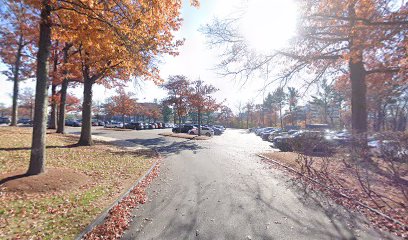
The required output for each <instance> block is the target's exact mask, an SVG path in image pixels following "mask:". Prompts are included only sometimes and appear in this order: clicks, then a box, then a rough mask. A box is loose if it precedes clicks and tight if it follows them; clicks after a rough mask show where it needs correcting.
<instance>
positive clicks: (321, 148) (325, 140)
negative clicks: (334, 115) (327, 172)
mask: <svg viewBox="0 0 408 240" xmlns="http://www.w3.org/2000/svg"><path fill="white" fill-rule="evenodd" d="M273 145H274V147H275V148H278V149H279V150H281V151H284V152H285V151H300V152H305V151H310V152H329V151H331V150H332V149H333V147H334V146H335V143H334V140H333V138H332V137H331V136H328V135H327V134H326V133H325V132H322V131H299V132H297V133H294V134H292V135H282V136H278V137H275V139H274V140H273Z"/></svg>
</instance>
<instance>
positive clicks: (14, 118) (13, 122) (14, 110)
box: [10, 76, 19, 126]
mask: <svg viewBox="0 0 408 240" xmlns="http://www.w3.org/2000/svg"><path fill="white" fill-rule="evenodd" d="M18 90H19V82H18V77H17V76H14V87H13V108H12V111H11V124H10V126H17V117H18V92H19V91H18Z"/></svg>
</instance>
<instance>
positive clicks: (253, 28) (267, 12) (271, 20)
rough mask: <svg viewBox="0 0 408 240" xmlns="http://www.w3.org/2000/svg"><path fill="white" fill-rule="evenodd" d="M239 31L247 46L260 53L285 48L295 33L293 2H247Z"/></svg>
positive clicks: (251, 0) (281, 0)
mask: <svg viewBox="0 0 408 240" xmlns="http://www.w3.org/2000/svg"><path fill="white" fill-rule="evenodd" d="M242 20H243V22H242V24H241V26H242V28H241V31H242V33H243V35H244V37H245V38H246V40H247V41H248V43H249V46H250V47H251V48H253V49H255V50H256V51H258V52H260V53H265V52H270V51H271V50H275V49H280V48H283V47H285V45H286V44H287V43H288V40H289V39H290V38H291V37H293V36H294V34H295V31H296V20H297V15H296V4H295V3H294V2H293V0H249V1H248V8H247V12H246V14H245V16H244V18H243V19H242Z"/></svg>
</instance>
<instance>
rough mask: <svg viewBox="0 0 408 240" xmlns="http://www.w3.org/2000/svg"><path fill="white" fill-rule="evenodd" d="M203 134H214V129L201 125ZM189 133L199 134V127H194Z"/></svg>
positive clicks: (209, 135)
mask: <svg viewBox="0 0 408 240" xmlns="http://www.w3.org/2000/svg"><path fill="white" fill-rule="evenodd" d="M200 132H201V135H205V136H208V137H211V136H214V130H213V129H212V128H209V127H201V129H200ZM188 134H191V135H198V128H192V129H190V130H189V131H188Z"/></svg>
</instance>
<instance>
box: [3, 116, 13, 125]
mask: <svg viewBox="0 0 408 240" xmlns="http://www.w3.org/2000/svg"><path fill="white" fill-rule="evenodd" d="M10 123H11V121H10V118H8V117H0V124H10Z"/></svg>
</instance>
